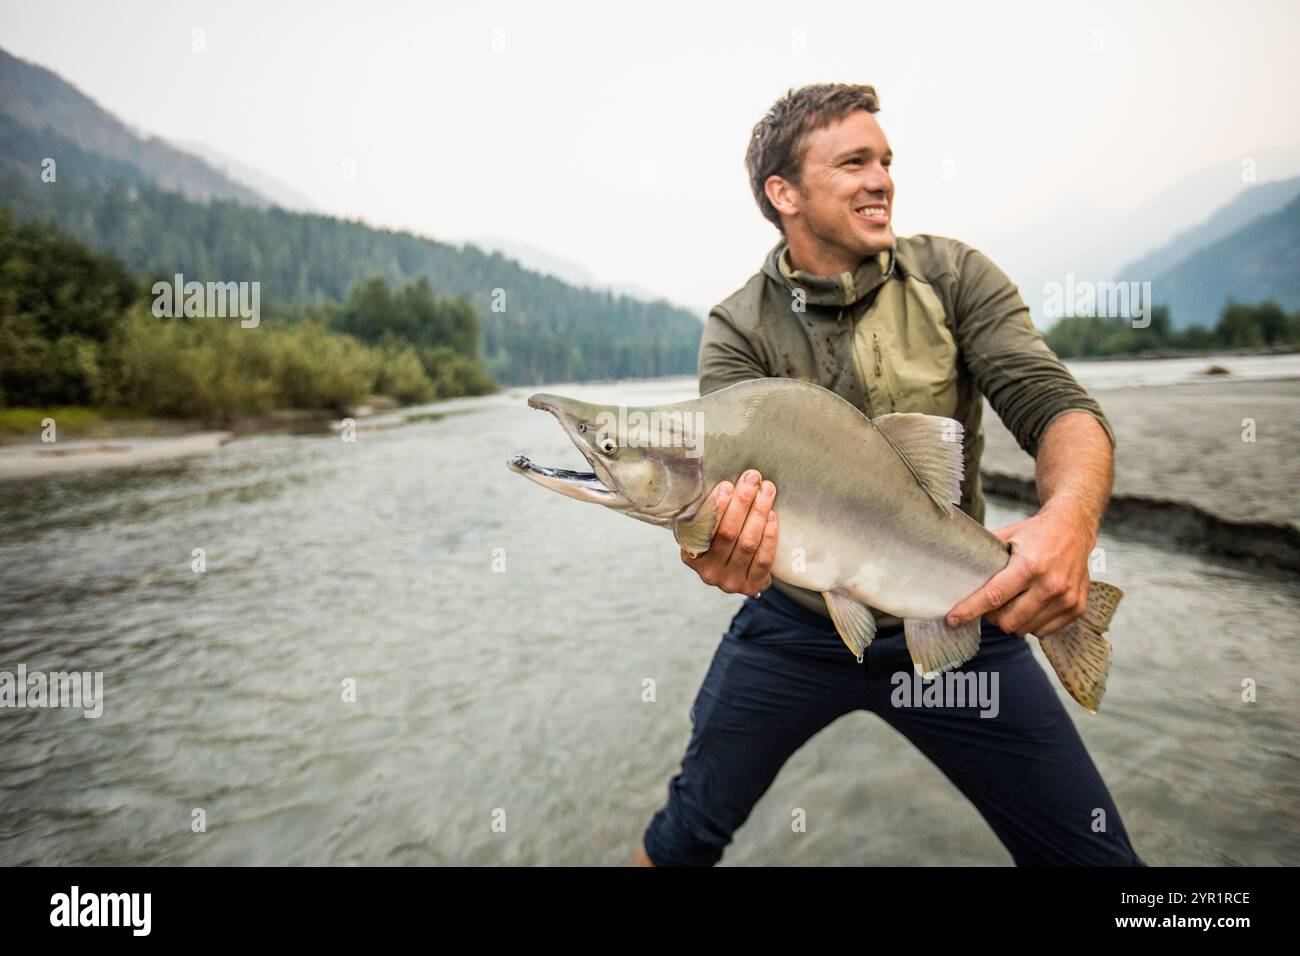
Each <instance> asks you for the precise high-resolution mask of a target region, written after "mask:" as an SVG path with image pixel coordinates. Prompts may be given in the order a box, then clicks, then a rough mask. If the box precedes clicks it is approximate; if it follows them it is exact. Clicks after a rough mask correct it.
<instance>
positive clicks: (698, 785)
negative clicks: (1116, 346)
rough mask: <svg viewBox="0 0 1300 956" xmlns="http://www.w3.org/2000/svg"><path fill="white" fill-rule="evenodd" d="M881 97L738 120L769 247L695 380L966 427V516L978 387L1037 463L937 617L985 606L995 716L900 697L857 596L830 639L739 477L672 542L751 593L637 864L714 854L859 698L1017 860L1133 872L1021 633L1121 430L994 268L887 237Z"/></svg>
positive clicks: (704, 573) (844, 95) (1066, 614)
mask: <svg viewBox="0 0 1300 956" xmlns="http://www.w3.org/2000/svg"><path fill="white" fill-rule="evenodd" d="M878 109H879V103H878V100H877V97H876V93H875V90H874V89H873V88H872V87H870V86H860V85H849V84H820V85H815V86H808V87H804V88H802V89H799V90H797V91H791V92H790V93H789V94H787V95H786V96H784V97H782V98H781V99H780V100H779V101H778V102H777V103H776V104H775V105H774V106H773V107H772V109H771V110H770V111H769V112H768V114H767V116H765V117H764V118H763V119H762V120H761V121H760V122H759V123H758V124H757V125H756V126H755V127H754V132H753V136H752V138H751V140H750V144H749V149H748V153H747V156H746V165H747V167H748V170H749V177H750V184H751V186H752V188H753V191H754V197H755V199H756V200H757V202H758V205H759V208H760V209H761V210H762V211H763V214H764V216H766V218H767V219H769V220H770V221H771V222H772V223H773V224H774V225H775V226H776V227H777V228H778V229H779V230H780V232H781V234H782V239H781V241H780V242H778V244H777V245H776V246H775V247H774V248H773V249H772V251H771V252H770V253H769V254H768V257H767V260H766V262H765V263H764V265H763V268H762V270H761V271H760V272H759V273H757V274H756V275H755V276H753V277H752V278H751V279H750V280H749V281H748V282H747V283H746V284H745V285H744V287H742V288H741V289H740V290H739V291H737V292H736V293H735V294H733V295H732V296H731V297H730V298H728V299H727V300H726V301H724V302H722V303H721V304H720V305H718V306H717V307H715V308H714V309H713V311H712V312H711V313H710V315H709V319H708V326H707V328H706V330H705V333H704V339H703V341H702V343H701V345H700V393H701V394H707V393H709V392H712V391H714V390H716V389H719V388H723V387H725V386H727V385H730V384H732V383H734V382H738V381H743V380H745V379H750V378H761V377H773V376H775V377H788V378H801V379H806V380H809V381H814V382H817V383H818V384H819V385H822V386H824V387H826V388H829V389H831V390H832V391H835V392H837V393H838V394H839V395H841V396H842V397H843V398H845V399H846V400H848V401H850V402H852V403H853V404H854V405H855V406H857V407H858V408H860V409H861V410H862V411H863V412H864V413H865V414H866V415H867V416H868V417H874V416H877V415H883V414H887V413H891V412H922V413H926V414H930V415H943V416H948V417H951V418H956V419H958V420H959V421H961V422H962V424H963V425H964V426H965V434H966V447H965V463H964V464H965V476H964V480H963V490H962V501H961V508H962V510H964V511H966V512H967V513H968V514H969V515H971V516H972V517H973V518H975V519H976V520H977V521H981V522H982V521H983V520H984V499H983V496H982V494H981V491H980V481H979V460H980V454H981V452H982V450H983V431H982V429H981V416H982V414H983V402H982V396H983V397H987V398H988V400H989V403H990V404H991V405H992V407H993V408H994V410H995V411H996V412H997V414H998V416H999V417H1000V418H1001V419H1002V421H1003V422H1004V423H1005V424H1006V425H1007V427H1008V428H1009V429H1010V431H1011V432H1012V433H1013V434H1014V435H1015V437H1016V440H1017V441H1018V442H1019V444H1020V445H1021V447H1022V448H1024V449H1025V450H1026V451H1027V452H1029V453H1030V454H1032V455H1034V457H1035V460H1036V478H1037V485H1038V492H1039V497H1040V500H1041V502H1042V506H1041V508H1040V509H1039V511H1038V513H1037V514H1035V515H1034V516H1033V517H1030V518H1027V519H1026V520H1024V521H1019V522H1016V523H1015V524H1013V525H1010V526H1009V527H1006V528H1002V529H999V530H998V531H996V532H994V533H995V534H997V535H998V537H1000V538H1001V539H1002V540H1004V541H1007V542H1009V543H1010V544H1011V551H1012V553H1011V558H1010V561H1009V563H1008V565H1007V567H1006V568H1005V569H1004V570H1003V571H1001V572H1000V573H999V574H997V575H995V576H994V577H993V578H992V579H990V580H989V581H988V583H986V584H985V585H984V586H983V587H982V588H980V589H979V590H978V591H976V592H975V593H974V594H972V595H970V596H969V597H968V598H966V599H965V600H963V601H962V602H961V603H959V604H958V605H957V606H956V607H954V608H953V609H952V610H951V611H950V612H949V617H948V623H949V625H951V626H957V625H958V624H960V623H962V622H965V621H969V620H971V619H973V618H976V617H982V618H983V624H982V628H981V648H980V651H979V653H978V654H977V655H976V656H975V657H974V658H972V659H971V660H970V661H969V662H968V663H967V664H966V665H965V666H964V667H963V668H962V670H964V671H971V672H975V673H976V674H977V675H978V674H979V673H981V672H996V674H997V676H998V677H999V678H1000V680H999V684H998V686H999V691H1000V693H999V696H1000V701H999V708H998V713H997V716H996V717H994V718H992V719H988V718H986V717H981V711H980V709H979V708H978V707H974V706H972V707H958V706H952V707H938V708H935V707H902V706H896V703H895V701H896V698H895V695H893V694H892V692H893V690H894V688H895V687H896V686H897V684H896V683H895V682H894V681H892V680H891V678H892V677H893V676H894V675H895V674H898V673H906V674H907V675H909V677H910V675H911V672H912V662H911V659H910V657H909V656H908V653H907V648H906V645H905V642H904V635H903V632H902V622H901V621H899V620H898V619H897V618H893V617H891V616H889V615H887V614H885V613H884V612H882V611H880V610H876V609H873V611H874V613H875V617H876V620H877V622H878V624H879V629H878V631H877V635H876V638H875V640H874V641H873V642H872V644H871V645H870V646H869V647H868V649H867V653H866V656H865V659H864V661H863V663H862V664H858V663H856V662H855V661H854V659H853V656H852V655H850V654H847V653H845V651H844V646H843V643H842V642H841V641H840V638H839V637H838V635H837V634H836V632H835V629H834V625H833V624H832V623H831V621H830V618H829V616H828V614H827V611H826V607H825V603H824V601H823V599H822V597H821V596H820V595H818V594H816V593H815V592H812V591H806V590H803V589H801V588H796V587H793V586H791V585H787V584H785V583H784V582H781V581H773V579H772V577H771V573H770V571H771V566H772V561H773V558H774V556H775V554H776V543H777V539H778V537H779V534H780V522H779V519H778V517H777V511H776V510H775V508H774V505H775V502H776V496H777V492H778V489H776V488H775V487H773V485H772V483H771V482H769V481H764V480H763V479H762V476H761V475H758V474H757V473H754V472H747V473H746V474H744V475H742V476H740V477H739V481H738V482H737V483H736V484H735V485H734V486H733V485H732V484H730V483H723V484H721V485H719V486H718V487H717V488H716V489H715V491H714V493H715V494H716V495H717V498H718V504H719V513H720V515H721V516H722V517H721V520H720V522H719V526H718V528H717V531H716V532H715V534H714V537H713V539H712V543H711V545H710V547H709V549H708V550H707V551H706V552H704V553H703V554H701V555H699V556H698V557H696V558H691V557H690V556H689V555H687V554H686V552H685V551H683V552H682V560H683V562H685V563H686V564H687V565H688V566H689V567H691V568H693V569H694V570H695V571H696V572H698V574H699V576H700V578H701V580H703V581H704V582H705V583H706V584H710V585H714V586H717V587H719V588H721V589H722V590H723V591H726V592H728V593H743V594H746V595H749V597H748V598H747V599H746V601H745V603H744V604H743V605H742V607H741V609H740V611H739V612H738V613H737V614H736V616H735V618H733V620H732V622H731V627H730V629H729V630H728V632H727V633H726V634H725V635H724V637H723V639H722V642H721V643H720V644H719V646H718V650H717V652H716V653H715V655H714V658H713V662H712V665H711V667H710V669H709V672H708V674H707V675H706V677H705V679H704V683H703V684H702V686H701V688H700V691H699V694H698V696H697V697H696V700H695V704H694V706H693V707H692V709H691V717H692V723H693V730H692V734H691V740H690V743H689V745H688V747H687V750H686V755H685V758H684V759H683V761H682V767H681V771H680V772H679V773H678V774H677V775H676V776H674V777H673V779H672V781H671V782H670V783H669V786H668V801H667V803H666V804H665V805H664V807H662V808H661V809H660V810H659V812H658V813H656V814H655V816H654V818H653V819H652V820H651V822H650V824H649V826H648V827H647V828H646V831H645V834H644V836H643V841H642V846H641V848H640V850H639V852H638V854H637V859H636V862H637V863H638V864H639V865H658V866H664V865H711V864H713V863H716V862H717V861H718V860H719V859H720V858H721V855H722V851H723V849H724V848H725V847H726V846H727V844H728V843H730V842H731V839H732V835H733V833H734V832H735V830H736V829H737V828H738V827H739V826H740V825H741V824H742V823H744V821H745V820H746V818H747V817H748V815H749V812H750V810H751V809H752V808H753V806H754V804H755V803H756V802H757V801H758V799H759V798H760V797H761V796H762V795H763V793H765V792H766V790H767V788H768V786H769V785H770V784H771V782H772V780H773V779H774V778H775V776H776V774H777V772H778V771H779V770H780V768H781V767H782V765H784V763H785V762H786V760H787V759H788V758H789V757H790V755H791V754H793V753H794V752H795V751H796V750H797V749H798V748H799V747H801V746H802V745H803V744H804V743H805V742H806V741H807V740H808V739H809V738H810V737H812V736H813V735H814V734H816V733H817V732H818V731H820V730H821V729H822V728H823V727H825V726H827V725H828V724H829V723H831V722H832V721H834V720H836V719H837V718H838V717H840V716H842V715H843V714H845V713H848V712H849V711H852V710H857V709H867V710H871V711H873V712H874V713H876V714H878V715H879V716H880V717H881V718H883V719H884V720H885V722H886V723H888V724H890V725H891V726H893V727H894V728H895V729H897V730H898V731H899V732H901V733H903V734H904V735H905V736H906V737H907V738H908V739H909V740H911V741H912V743H913V744H915V745H916V746H917V747H918V748H919V749H920V750H921V751H922V752H923V753H924V754H925V755H926V756H927V757H928V758H929V759H930V760H931V761H932V762H933V763H934V764H935V765H936V766H937V767H938V768H939V769H940V770H941V771H943V773H944V774H945V775H947V777H948V778H949V779H950V780H951V781H952V782H953V784H954V785H956V786H957V787H958V789H960V790H961V792H962V793H963V794H965V795H966V797H967V798H968V799H970V800H971V802H972V803H973V804H974V805H975V807H976V808H977V809H978V810H979V812H980V813H981V814H982V815H983V817H984V819H985V820H986V821H987V822H988V823H989V825H990V826H991V827H992V828H993V830H994V832H995V833H996V834H997V836H998V837H999V839H1001V841H1002V842H1003V844H1004V845H1005V846H1006V847H1007V849H1008V850H1009V851H1010V853H1011V856H1012V859H1013V860H1014V861H1015V863H1017V864H1018V865H1025V864H1066V865H1122V866H1131V865H1136V866H1142V865H1144V864H1143V863H1142V861H1141V860H1140V859H1139V858H1138V856H1137V854H1136V853H1135V852H1134V850H1133V848H1132V846H1131V845H1130V843H1129V839H1128V835H1127V833H1126V832H1125V830H1124V825H1123V823H1122V822H1121V820H1120V816H1119V812H1118V811H1117V810H1116V808H1115V805H1114V802H1113V801H1112V799H1111V797H1110V794H1109V793H1108V792H1107V790H1106V786H1105V784H1104V783H1103V782H1102V780H1101V777H1100V775H1099V774H1098V772H1097V769H1096V767H1095V766H1094V765H1093V762H1092V760H1091V758H1090V757H1089V756H1088V753H1087V751H1086V749H1085V748H1084V746H1083V743H1082V741H1081V740H1080V739H1079V736H1078V733H1077V732H1076V730H1075V728H1074V725H1073V723H1072V722H1071V720H1070V717H1069V715H1068V714H1067V713H1066V711H1065V709H1064V707H1063V706H1062V704H1061V702H1060V699H1059V697H1058V696H1057V693H1056V691H1055V689H1054V687H1053V685H1052V684H1051V683H1050V681H1049V679H1048V677H1047V675H1046V674H1045V673H1044V671H1043V669H1042V668H1041V667H1039V666H1038V664H1037V662H1036V661H1035V659H1034V657H1033V655H1032V653H1031V651H1030V648H1029V645H1028V643H1027V641H1026V640H1025V639H1024V638H1023V636H1022V635H1026V634H1031V633H1032V634H1034V635H1036V636H1038V637H1048V636H1049V635H1051V634H1053V633H1054V632H1055V631H1057V630H1059V629H1060V628H1062V627H1064V626H1065V625H1066V624H1068V623H1070V622H1071V621H1073V620H1074V619H1075V618H1077V617H1078V616H1079V615H1080V614H1082V613H1083V610H1084V608H1085V606H1086V601H1087V594H1088V585H1089V574H1088V558H1089V556H1090V553H1091V551H1092V549H1093V547H1094V546H1095V543H1096V538H1097V530H1098V527H1099V525H1100V523H1101V518H1102V514H1103V513H1104V512H1105V508H1106V502H1107V500H1108V498H1109V495H1110V486H1111V480H1112V476H1113V468H1112V450H1113V447H1114V435H1113V433H1112V431H1111V428H1110V425H1109V423H1108V422H1107V421H1106V418H1105V415H1104V414H1103V412H1102V410H1101V408H1100V406H1098V405H1097V403H1096V402H1095V401H1094V400H1093V399H1092V398H1091V397H1090V396H1089V395H1088V394H1087V393H1086V392H1085V391H1084V390H1083V389H1082V388H1081V387H1080V386H1079V384H1078V383H1077V382H1076V381H1075V379H1074V377H1073V376H1072V375H1071V374H1070V373H1069V371H1068V370H1067V369H1066V368H1065V367H1064V366H1063V365H1062V364H1061V362H1060V361H1059V360H1058V359H1057V357H1056V355H1055V354H1054V353H1052V351H1051V350H1050V349H1048V347H1047V346H1046V345H1045V344H1044V342H1043V340H1042V338H1041V336H1039V334H1038V333H1037V332H1036V331H1035V330H1034V328H1033V325H1032V324H1031V322H1030V319H1029V312H1028V309H1027V308H1026V307H1025V304H1024V301H1023V300H1022V299H1021V297H1020V294H1019V292H1018V291H1017V289H1016V287H1015V286H1014V285H1013V284H1012V283H1011V281H1010V280H1009V279H1008V278H1007V276H1006V275H1005V274H1003V273H1002V272H1001V271H1000V270H999V269H998V268H997V267H996V266H995V265H994V264H993V263H992V262H991V261H989V259H987V258H986V257H985V256H984V255H982V254H981V253H979V252H978V251H976V250H975V249H972V248H970V247H969V246H966V245H964V244H962V243H960V242H958V241H956V240H953V239H947V238H943V237H938V236H927V235H920V236H911V237H907V238H902V239H896V238H895V236H894V234H893V231H892V229H891V227H890V221H891V216H892V212H893V205H894V186H893V182H892V180H891V178H890V164H891V162H892V160H893V154H892V152H891V150H890V148H889V143H888V141H887V139H886V138H885V134H884V132H883V131H882V130H881V128H880V125H879V124H878V122H877V121H876V118H875V114H876V112H877V111H878ZM863 480H864V481H869V480H870V475H863ZM864 819H867V818H864ZM866 825H867V824H864V826H866Z"/></svg>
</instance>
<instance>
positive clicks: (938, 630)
mask: <svg viewBox="0 0 1300 956" xmlns="http://www.w3.org/2000/svg"><path fill="white" fill-rule="evenodd" d="M903 633H904V634H906V636H907V650H908V653H909V654H911V655H912V665H913V666H914V667H915V668H916V672H917V673H918V674H920V675H921V676H922V677H924V678H925V679H926V680H929V679H930V678H932V677H935V676H937V675H939V674H942V673H943V672H944V671H950V670H952V669H953V668H955V667H960V666H961V665H962V664H965V663H966V662H967V661H968V660H970V659H971V658H972V657H974V656H975V655H976V654H977V653H979V649H980V619H979V618H975V619H974V620H972V621H967V622H966V623H965V624H962V625H960V626H958V627H949V626H948V622H947V621H945V620H944V619H943V618H941V617H939V618H935V619H933V620H923V619H919V618H907V619H906V620H905V621H903Z"/></svg>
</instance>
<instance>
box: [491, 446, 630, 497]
mask: <svg viewBox="0 0 1300 956" xmlns="http://www.w3.org/2000/svg"><path fill="white" fill-rule="evenodd" d="M506 464H507V465H508V466H509V468H510V470H511V471H514V472H518V473H519V474H523V475H537V476H538V477H539V478H549V479H551V480H552V481H562V482H564V483H565V484H569V485H579V486H583V487H586V488H587V489H589V490H591V491H604V492H607V493H609V494H613V492H612V491H610V490H609V488H608V487H606V485H605V483H604V482H603V481H601V480H600V476H599V475H597V474H596V473H595V472H594V471H570V470H569V469H568V468H547V467H546V466H545V465H534V464H533V463H532V461H530V460H529V458H528V456H527V455H515V457H514V458H511V459H510V460H509V461H508V462H506Z"/></svg>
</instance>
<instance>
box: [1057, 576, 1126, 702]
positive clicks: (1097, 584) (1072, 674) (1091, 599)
mask: <svg viewBox="0 0 1300 956" xmlns="http://www.w3.org/2000/svg"><path fill="white" fill-rule="evenodd" d="M1123 596H1124V592H1123V591H1121V590H1120V589H1119V588H1117V587H1115V585H1113V584H1107V583H1106V582H1105V581H1093V582H1092V585H1091V587H1089V588H1088V609H1087V610H1086V611H1084V612H1083V615H1082V616H1081V617H1079V618H1077V619H1076V620H1074V621H1072V622H1070V623H1069V624H1067V625H1066V626H1065V627H1063V628H1061V629H1060V630H1059V631H1057V632H1056V633H1055V634H1049V635H1048V636H1047V637H1040V638H1039V639H1038V643H1039V644H1040V645H1041V646H1042V648H1043V653H1044V654H1045V655H1046V656H1047V660H1048V663H1050V664H1051V665H1052V669H1053V670H1054V671H1056V676H1057V677H1059V678H1060V679H1061V684H1062V686H1064V687H1065V689H1066V690H1067V691H1068V692H1069V694H1070V696H1071V697H1073V698H1074V699H1075V700H1077V701H1078V702H1079V703H1080V704H1081V705H1082V706H1083V707H1084V708H1085V709H1086V710H1088V711H1090V712H1092V713H1094V714H1095V713H1096V712H1097V708H1098V707H1100V706H1101V698H1102V696H1103V695H1104V694H1105V693H1106V676H1107V674H1108V673H1109V672H1110V641H1108V640H1106V638H1105V636H1104V635H1105V633H1106V630H1107V628H1109V627H1110V619H1111V618H1112V617H1114V616H1115V608H1116V607H1118V606H1119V602H1120V598H1122V597H1123Z"/></svg>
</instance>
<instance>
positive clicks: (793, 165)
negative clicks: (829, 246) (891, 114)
mask: <svg viewBox="0 0 1300 956" xmlns="http://www.w3.org/2000/svg"><path fill="white" fill-rule="evenodd" d="M879 109H880V99H879V97H877V96H876V89H875V87H873V86H866V85H864V84H860V83H816V84H813V85H811V86H803V87H800V88H799V89H797V90H795V89H791V90H790V91H789V92H788V93H786V94H785V96H783V97H781V98H780V99H779V100H777V101H776V102H775V103H773V104H772V108H771V109H770V110H768V111H767V115H766V116H764V117H763V118H762V119H761V120H759V121H758V122H757V123H756V124H754V131H753V133H752V134H751V135H750V137H749V149H747V150H746V151H745V168H746V169H747V170H748V171H749V186H750V188H751V189H753V191H754V200H755V202H757V203H758V208H759V210H761V211H762V213H763V216H764V218H766V219H768V220H770V221H771V222H772V224H773V225H775V226H776V228H778V229H781V214H780V213H779V212H777V211H776V207H775V206H773V205H772V201H771V200H770V199H768V198H767V193H766V192H765V191H764V189H763V184H764V183H765V182H767V179H768V177H769V176H780V177H781V178H782V179H785V180H788V181H790V182H792V183H794V184H795V185H796V186H797V185H799V172H800V170H801V169H802V168H803V154H804V146H805V143H806V141H807V139H808V135H809V134H810V133H813V132H815V131H816V130H819V129H821V128H822V127H823V126H829V125H830V124H831V123H834V122H836V121H838V120H841V119H843V118H844V117H845V116H847V115H848V114H849V113H852V112H853V111H854V110H866V111H867V112H868V113H875V112H877V111H879ZM781 231H782V232H784V231H785V230H784V229H782V230H781Z"/></svg>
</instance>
